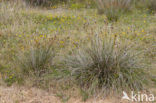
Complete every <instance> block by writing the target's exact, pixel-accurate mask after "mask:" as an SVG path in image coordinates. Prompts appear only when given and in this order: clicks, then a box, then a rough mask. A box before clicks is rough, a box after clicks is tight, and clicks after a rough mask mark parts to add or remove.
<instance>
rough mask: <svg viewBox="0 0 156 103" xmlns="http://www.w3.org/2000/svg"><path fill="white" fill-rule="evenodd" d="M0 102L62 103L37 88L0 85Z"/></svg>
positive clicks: (72, 102) (78, 101)
mask: <svg viewBox="0 0 156 103" xmlns="http://www.w3.org/2000/svg"><path fill="white" fill-rule="evenodd" d="M0 103H62V102H61V99H60V98H58V97H56V96H55V95H54V94H53V93H51V92H47V91H44V90H41V89H38V88H33V87H31V88H28V87H19V86H11V87H4V86H0ZM67 103H128V102H125V101H121V100H119V99H113V98H110V99H106V100H99V99H98V100H96V99H89V100H87V101H86V102H82V100H81V99H76V98H71V99H69V101H68V102H67Z"/></svg>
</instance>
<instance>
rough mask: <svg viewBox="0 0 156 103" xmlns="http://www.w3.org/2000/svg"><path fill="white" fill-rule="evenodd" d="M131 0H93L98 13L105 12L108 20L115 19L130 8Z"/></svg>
mask: <svg viewBox="0 0 156 103" xmlns="http://www.w3.org/2000/svg"><path fill="white" fill-rule="evenodd" d="M131 1H132V0H95V2H96V4H97V7H98V11H99V13H100V14H105V15H106V17H107V19H108V20H109V21H117V20H118V19H119V17H120V16H121V15H122V14H123V13H125V12H127V11H129V10H130V8H131Z"/></svg>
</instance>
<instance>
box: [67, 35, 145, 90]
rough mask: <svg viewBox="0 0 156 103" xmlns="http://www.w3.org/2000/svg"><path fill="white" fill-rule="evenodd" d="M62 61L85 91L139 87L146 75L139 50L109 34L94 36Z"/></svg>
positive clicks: (134, 88) (141, 86) (133, 88)
mask: <svg viewBox="0 0 156 103" xmlns="http://www.w3.org/2000/svg"><path fill="white" fill-rule="evenodd" d="M66 62H67V65H68V67H69V68H70V69H71V71H72V75H73V76H74V78H75V80H76V81H77V83H78V85H80V86H81V87H82V88H85V89H86V90H89V91H97V90H100V91H103V92H105V93H106V92H110V91H111V90H114V91H118V90H130V89H131V90H138V89H143V84H144V81H145V80H146V79H147V78H146V75H145V68H146V65H145V63H144V58H143V56H142V53H141V52H138V51H136V50H135V49H134V48H133V46H129V45H126V43H121V42H120V43H116V40H115V38H114V39H113V38H111V37H105V38H104V39H101V38H99V37H96V38H94V39H93V40H92V42H91V45H90V46H87V47H86V46H85V47H83V48H81V49H80V50H78V51H77V52H76V53H74V54H73V55H71V56H69V57H68V58H67V60H66ZM109 90H110V91H109Z"/></svg>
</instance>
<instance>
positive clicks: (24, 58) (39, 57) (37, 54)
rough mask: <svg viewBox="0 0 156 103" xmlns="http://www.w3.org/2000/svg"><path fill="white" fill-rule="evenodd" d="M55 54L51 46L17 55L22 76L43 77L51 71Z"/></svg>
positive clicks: (36, 48) (33, 48)
mask: <svg viewBox="0 0 156 103" xmlns="http://www.w3.org/2000/svg"><path fill="white" fill-rule="evenodd" d="M54 57H55V52H54V50H53V48H52V47H51V46H39V47H32V48H31V49H29V50H28V51H26V52H24V53H22V54H21V55H17V58H18V59H17V63H18V65H19V68H20V70H21V72H22V74H24V75H27V76H31V75H33V76H37V77H39V76H42V75H43V74H45V73H47V72H48V71H49V66H51V64H52V62H53V58H54Z"/></svg>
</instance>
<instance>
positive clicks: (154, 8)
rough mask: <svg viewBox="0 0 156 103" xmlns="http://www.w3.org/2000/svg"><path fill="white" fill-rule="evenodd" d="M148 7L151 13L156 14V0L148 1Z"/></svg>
mask: <svg viewBox="0 0 156 103" xmlns="http://www.w3.org/2000/svg"><path fill="white" fill-rule="evenodd" d="M147 7H148V9H149V11H150V12H151V13H155V12H156V0H148V4H147Z"/></svg>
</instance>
